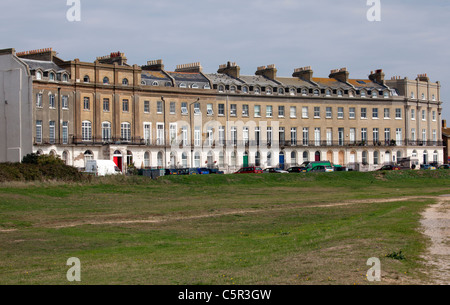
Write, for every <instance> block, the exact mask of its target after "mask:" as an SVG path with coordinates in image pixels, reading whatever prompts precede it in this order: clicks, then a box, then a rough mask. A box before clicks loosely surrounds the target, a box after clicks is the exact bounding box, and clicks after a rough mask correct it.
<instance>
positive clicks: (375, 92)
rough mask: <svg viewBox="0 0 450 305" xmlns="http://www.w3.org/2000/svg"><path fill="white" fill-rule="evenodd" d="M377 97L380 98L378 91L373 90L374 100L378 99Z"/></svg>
mask: <svg viewBox="0 0 450 305" xmlns="http://www.w3.org/2000/svg"><path fill="white" fill-rule="evenodd" d="M377 97H378V92H377V90H372V98H377Z"/></svg>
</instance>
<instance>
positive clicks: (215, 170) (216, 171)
mask: <svg viewBox="0 0 450 305" xmlns="http://www.w3.org/2000/svg"><path fill="white" fill-rule="evenodd" d="M209 173H210V174H223V173H224V172H223V171H220V170H218V169H217V168H210V169H209Z"/></svg>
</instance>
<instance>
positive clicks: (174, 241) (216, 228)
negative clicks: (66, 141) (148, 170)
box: [0, 171, 450, 285]
mask: <svg viewBox="0 0 450 305" xmlns="http://www.w3.org/2000/svg"><path fill="white" fill-rule="evenodd" d="M449 193H450V171H398V172H371V173H359V172H334V173H318V174H298V175H295V174H264V175H203V176H172V177H163V178H160V179H159V180H157V181H153V180H149V179H147V178H145V177H137V176H136V177H106V178H98V179H96V180H95V181H91V182H89V183H87V182H86V183H62V182H35V183H33V182H29V183H21V182H11V183H4V184H0V211H1V213H0V284H68V283H69V282H68V281H67V279H66V273H67V271H68V269H69V268H70V266H66V261H67V259H68V258H70V257H77V258H79V259H80V261H81V282H80V284H169V285H172V284H182V285H185V284H206V285H209V284H225V285H227V284H236V285H243V284H291V285H292V284H293V285H296V284H348V285H353V284H377V282H369V281H367V279H366V272H367V270H368V269H369V268H370V266H367V265H366V262H367V260H368V259H369V258H371V257H378V258H379V259H380V260H381V270H382V281H381V282H380V283H381V284H409V283H412V284H416V283H418V284H422V283H427V282H428V280H429V279H428V275H427V274H426V273H425V272H424V271H425V270H424V264H423V259H422V258H421V255H423V254H424V253H425V251H426V247H427V245H428V243H429V241H428V240H427V239H426V238H425V237H424V236H423V235H422V234H421V233H420V230H419V226H420V223H419V220H420V213H421V212H422V211H423V210H424V209H425V208H426V207H427V206H429V205H430V204H433V203H435V202H436V200H435V199H434V197H435V196H438V195H440V194H449ZM399 251H402V253H403V255H404V257H405V259H403V260H399V259H393V258H390V257H387V256H386V255H387V254H392V253H394V252H399Z"/></svg>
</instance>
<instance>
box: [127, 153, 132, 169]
mask: <svg viewBox="0 0 450 305" xmlns="http://www.w3.org/2000/svg"><path fill="white" fill-rule="evenodd" d="M132 164H133V153H132V152H131V151H130V150H127V166H130V165H132Z"/></svg>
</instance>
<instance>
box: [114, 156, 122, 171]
mask: <svg viewBox="0 0 450 305" xmlns="http://www.w3.org/2000/svg"><path fill="white" fill-rule="evenodd" d="M113 161H114V163H116V165H117V167H118V168H119V169H120V171H122V157H113Z"/></svg>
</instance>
